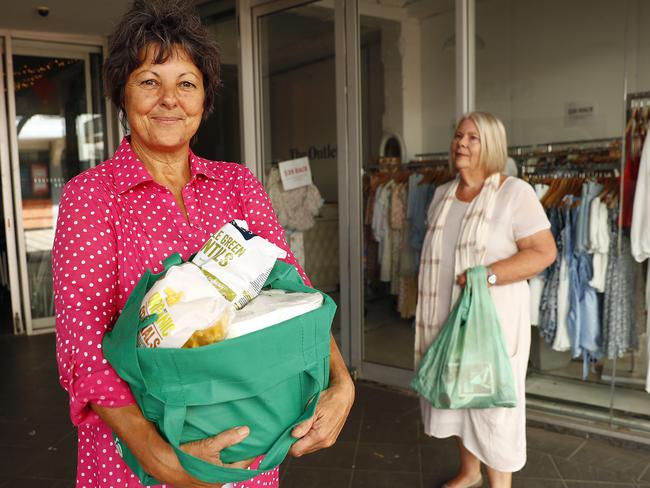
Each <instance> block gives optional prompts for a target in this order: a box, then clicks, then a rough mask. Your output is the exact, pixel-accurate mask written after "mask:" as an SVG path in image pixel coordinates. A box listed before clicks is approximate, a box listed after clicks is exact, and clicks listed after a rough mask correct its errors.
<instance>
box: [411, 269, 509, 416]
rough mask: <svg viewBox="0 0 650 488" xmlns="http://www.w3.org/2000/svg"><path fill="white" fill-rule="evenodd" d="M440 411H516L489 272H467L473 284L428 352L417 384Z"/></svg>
mask: <svg viewBox="0 0 650 488" xmlns="http://www.w3.org/2000/svg"><path fill="white" fill-rule="evenodd" d="M411 387H413V388H414V389H415V390H416V391H417V392H418V393H420V395H422V396H423V397H424V398H426V399H427V400H429V402H430V403H431V405H433V406H434V407H435V408H445V409H451V408H492V407H514V406H515V405H516V404H517V394H516V392H515V386H514V377H513V374H512V365H511V364H510V358H509V357H508V352H507V350H506V347H505V343H504V341H503V333H502V331H501V325H500V324H499V317H497V312H496V309H495V308H494V303H493V302H492V297H491V296H490V292H489V290H488V287H487V277H486V272H485V268H484V267H483V266H477V267H474V268H471V269H469V270H467V284H466V285H465V288H464V289H463V291H462V293H461V296H460V299H459V300H458V302H457V303H456V306H455V307H454V308H453V309H452V311H451V313H450V314H449V317H448V318H447V320H446V322H445V323H444V324H443V326H442V329H441V331H440V333H439V334H438V337H436V339H435V340H434V341H433V342H432V343H431V345H430V346H429V349H427V351H426V353H425V354H424V357H423V358H422V361H421V363H420V367H419V368H418V371H417V373H416V375H415V378H414V379H413V381H412V382H411Z"/></svg>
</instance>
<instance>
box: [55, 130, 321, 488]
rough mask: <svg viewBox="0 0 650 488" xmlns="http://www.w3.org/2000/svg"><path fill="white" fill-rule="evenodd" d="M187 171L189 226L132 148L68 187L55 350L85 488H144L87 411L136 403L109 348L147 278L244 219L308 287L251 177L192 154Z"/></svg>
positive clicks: (270, 483) (273, 481) (261, 482)
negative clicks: (108, 336)
mask: <svg viewBox="0 0 650 488" xmlns="http://www.w3.org/2000/svg"><path fill="white" fill-rule="evenodd" d="M189 162H190V167H191V180H190V182H189V183H188V184H187V185H186V186H185V188H183V200H184V203H185V207H186V209H187V214H188V219H189V221H188V220H186V219H185V217H184V216H183V214H182V212H181V210H180V208H179V207H178V205H177V203H176V201H175V200H174V197H173V195H172V193H171V192H170V191H169V190H168V189H166V188H165V187H163V186H162V185H159V184H158V183H156V182H154V181H153V179H152V178H151V175H150V174H149V172H148V171H147V170H146V169H145V167H144V166H143V164H142V162H141V161H140V160H139V159H138V157H137V156H136V155H135V153H134V152H133V150H132V149H131V145H130V144H129V141H128V139H124V140H123V141H122V143H121V144H120V147H119V148H118V150H117V152H116V153H115V154H114V155H113V158H112V159H109V160H107V161H105V162H104V163H102V164H100V165H99V166H97V167H95V168H92V169H90V170H88V171H85V172H83V173H81V174H80V175H78V176H76V177H75V178H73V179H72V180H71V181H70V182H68V184H67V185H66V186H65V189H64V191H63V194H62V196H61V202H60V206H59V215H58V220H57V226H56V236H55V240H54V247H53V249H52V260H53V261H52V268H53V276H54V295H55V307H56V348H57V361H58V366H59V376H60V381H61V384H62V385H63V388H65V390H66V391H67V392H68V393H69V395H70V416H71V418H72V422H73V423H74V424H75V425H76V426H77V429H78V435H79V448H78V461H77V487H79V488H95V487H101V488H111V487H113V488H127V487H128V488H133V487H140V486H141V484H140V483H139V481H138V479H137V477H135V475H134V474H133V473H132V472H131V470H130V469H129V468H128V467H127V466H126V464H124V463H123V462H122V460H121V458H120V456H119V455H118V454H117V451H116V450H115V446H114V444H113V441H112V434H111V430H110V429H109V427H108V426H107V425H106V424H104V423H103V422H102V421H101V420H100V419H99V417H98V416H97V415H96V414H95V413H94V412H93V411H92V410H91V409H90V405H89V404H90V402H94V403H95V404H97V405H101V406H104V407H120V406H125V405H129V404H133V403H135V400H134V398H133V396H132V394H131V391H130V390H129V387H128V385H127V384H126V383H125V382H124V381H122V380H121V379H120V378H119V376H118V375H117V373H116V372H115V371H114V370H113V368H112V367H111V366H110V365H109V364H108V363H107V361H106V359H104V355H103V354H102V338H103V336H104V334H105V332H106V331H107V330H109V329H110V328H111V327H112V326H113V324H114V323H115V320H116V319H117V316H118V314H119V312H120V311H121V310H122V308H123V307H124V305H125V303H126V300H127V298H128V296H129V293H130V292H131V290H132V289H133V288H134V287H135V284H136V283H137V281H138V279H139V278H140V276H141V275H142V274H143V273H144V272H145V270H146V269H147V268H149V269H151V270H152V271H153V272H154V273H158V272H160V271H161V270H162V264H161V263H162V261H163V259H165V258H166V257H167V256H168V255H169V254H171V253H173V252H179V253H180V254H181V255H182V257H183V259H188V258H189V256H190V255H191V254H193V253H195V252H196V251H198V249H199V248H200V247H201V246H202V245H203V243H204V242H205V241H206V240H207V239H208V238H209V237H210V235H212V234H213V233H214V232H216V231H217V230H218V229H219V228H220V227H221V226H223V225H224V224H225V223H227V222H229V221H231V220H233V219H241V220H245V221H246V222H247V223H248V226H249V228H250V229H251V230H252V231H253V232H255V233H256V234H258V235H260V236H262V237H265V238H266V239H268V240H269V241H271V242H273V243H274V244H276V245H278V246H279V247H281V248H282V249H284V250H286V251H288V257H287V258H286V261H287V262H288V263H290V264H292V265H294V266H296V268H297V269H298V271H299V272H300V274H301V276H302V277H303V280H305V282H306V283H309V281H308V279H307V277H306V276H305V273H304V271H303V270H302V269H301V268H300V266H299V265H298V264H297V263H296V260H295V258H294V256H293V254H292V253H291V251H290V250H289V247H288V245H287V243H286V241H285V238H284V232H283V229H282V228H281V226H280V225H279V224H278V221H277V218H276V215H275V213H274V211H273V209H272V208H271V203H270V200H269V198H268V196H267V195H266V192H265V191H264V188H263V187H262V185H261V184H260V182H259V181H258V180H257V179H256V178H255V177H254V176H253V174H252V173H251V172H250V171H249V170H248V169H247V168H246V167H245V166H242V165H239V164H235V163H223V162H213V161H207V160H205V159H202V158H199V157H197V156H195V155H194V154H193V153H192V152H191V151H190V153H189ZM255 464H258V463H255ZM254 466H255V465H254ZM278 474H279V470H278V469H277V468H276V469H275V470H272V471H269V472H268V473H265V474H263V475H261V476H258V477H257V478H254V479H253V480H250V481H248V482H244V483H237V484H235V486H236V487H239V488H249V487H260V486H267V487H277V486H279V481H278Z"/></svg>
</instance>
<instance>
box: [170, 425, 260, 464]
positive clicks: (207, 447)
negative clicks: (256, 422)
mask: <svg viewBox="0 0 650 488" xmlns="http://www.w3.org/2000/svg"><path fill="white" fill-rule="evenodd" d="M249 433H250V429H249V428H248V427H246V426H242V427H234V428H232V429H229V430H225V431H223V432H221V433H220V434H217V435H215V436H213V437H208V438H207V439H201V440H198V441H194V442H188V443H186V444H183V445H182V446H181V449H182V450H183V451H185V452H186V453H188V454H190V455H192V456H194V457H197V458H199V459H203V460H204V461H207V462H209V463H213V464H217V465H220V466H222V465H223V462H221V451H223V450H224V449H226V448H227V447H230V446H232V445H235V444H238V443H239V442H241V441H243V440H244V439H245V438H246V437H247V436H248V434H249ZM249 464H250V463H249Z"/></svg>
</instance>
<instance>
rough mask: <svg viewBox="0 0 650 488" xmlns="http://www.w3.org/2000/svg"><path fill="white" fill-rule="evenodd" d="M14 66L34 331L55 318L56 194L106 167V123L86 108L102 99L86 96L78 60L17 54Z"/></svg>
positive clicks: (83, 71)
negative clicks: (99, 166) (96, 167)
mask: <svg viewBox="0 0 650 488" xmlns="http://www.w3.org/2000/svg"><path fill="white" fill-rule="evenodd" d="M93 64H94V65H95V66H97V65H98V64H99V63H98V59H97V58H93ZM13 66H14V90H15V101H16V127H15V129H16V133H17V136H18V157H19V171H20V192H21V196H22V214H23V229H24V238H25V248H26V252H27V256H26V257H27V276H28V282H29V293H30V297H29V298H30V304H31V313H32V319H33V320H34V327H35V328H39V324H42V326H51V325H52V324H51V323H47V322H44V321H39V320H38V319H46V318H49V317H53V315H54V303H53V294H52V273H51V255H50V252H51V249H52V244H53V239H54V226H55V224H56V218H57V211H58V203H59V200H60V197H61V191H62V188H63V186H64V184H65V183H66V182H67V181H68V180H70V179H71V178H72V177H74V176H75V175H77V174H78V173H80V172H81V171H83V170H85V169H87V168H89V167H91V166H94V165H95V164H97V163H98V162H100V161H102V160H103V159H105V153H106V147H105V134H104V121H103V116H102V114H101V113H95V112H93V110H92V107H89V106H88V103H89V101H92V100H93V98H95V99H96V100H97V99H98V100H101V96H100V95H99V93H100V91H99V89H98V88H97V87H95V90H93V91H91V93H90V94H89V95H88V90H89V88H90V87H87V86H86V79H87V77H86V75H87V73H86V68H87V67H86V61H85V60H84V59H81V57H80V58H73V57H65V56H56V57H53V56H47V55H42V56H41V55H31V54H29V55H28V54H16V55H14V56H13ZM93 84H94V85H99V86H101V80H100V79H98V78H95V79H94V80H93ZM99 106H100V107H101V104H99Z"/></svg>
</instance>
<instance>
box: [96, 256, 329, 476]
mask: <svg viewBox="0 0 650 488" xmlns="http://www.w3.org/2000/svg"><path fill="white" fill-rule="evenodd" d="M181 262H182V260H181V258H180V256H179V255H178V254H174V255H172V256H170V257H169V258H168V259H167V260H165V263H164V265H165V270H167V269H168V268H169V267H170V266H173V265H176V264H180V263H181ZM163 275H164V273H160V274H157V275H154V274H151V272H149V271H147V272H146V273H145V274H144V276H143V277H142V278H141V279H140V281H139V282H138V284H137V285H136V287H135V289H134V290H133V292H132V293H131V295H130V296H129V299H128V301H127V303H126V305H125V307H124V310H123V311H122V313H121V314H120V316H119V318H118V320H117V322H116V324H115V326H114V327H113V329H112V331H110V332H108V333H107V334H106V335H105V337H104V341H103V348H104V355H105V357H106V359H107V360H108V361H109V363H110V364H111V365H112V366H113V368H115V370H116V371H117V373H118V374H119V375H120V377H122V378H123V379H124V380H125V381H127V382H128V383H129V385H130V387H131V390H132V391H133V394H134V396H135V399H136V401H137V402H138V405H139V406H140V408H141V409H142V412H143V414H144V416H145V417H146V418H147V419H149V420H150V421H152V422H154V423H155V424H156V426H157V428H158V430H159V432H160V433H161V434H162V436H163V437H164V438H165V439H167V441H168V442H169V443H170V444H171V445H172V447H173V448H174V450H175V452H176V455H177V456H178V459H179V461H180V462H181V464H182V466H183V467H184V468H185V470H186V471H188V472H189V473H190V474H191V475H192V476H194V477H196V478H198V479H200V480H203V481H206V482H211V483H214V482H219V483H229V482H236V481H243V480H247V479H250V478H252V477H254V476H257V475H258V474H261V473H262V472H264V471H268V470H270V469H273V468H274V467H276V466H277V465H279V464H280V463H281V462H282V461H283V460H284V458H285V456H286V454H287V452H288V450H289V448H290V447H291V445H292V444H293V443H294V442H295V441H296V439H294V438H293V437H292V436H291V430H292V429H293V428H294V427H295V426H296V425H298V424H299V423H300V422H302V421H303V420H306V419H308V418H310V417H311V416H312V415H313V413H314V410H315V408H316V403H317V401H318V398H319V395H320V392H321V390H323V389H324V388H326V387H327V385H328V377H329V350H330V334H329V332H330V325H331V323H332V319H333V317H334V313H335V311H336V305H335V304H334V302H333V301H332V299H331V298H330V297H328V296H327V295H324V294H323V298H324V301H323V305H322V306H321V307H320V308H318V309H316V310H313V311H311V312H308V313H306V314H304V315H301V316H299V317H296V318H294V319H291V320H288V321H285V322H282V323H280V324H277V325H274V326H272V327H268V328H266V329H262V330H260V331H257V332H253V333H251V334H247V335H243V336H240V337H237V338H235V339H228V340H225V341H221V342H218V343H216V344H211V345H207V346H202V347H197V348H193V349H162V348H158V349H148V348H138V347H136V340H137V335H138V331H139V330H140V329H142V328H143V327H145V326H146V325H148V324H149V323H150V322H151V318H149V319H145V320H144V321H142V322H140V321H139V318H138V315H139V311H140V304H141V303H142V299H143V298H144V295H145V294H146V292H147V291H148V290H149V288H151V286H152V285H153V284H154V283H155V282H156V281H157V280H158V279H159V278H161V277H162V276H163ZM265 286H269V287H272V288H276V289H283V290H288V291H298V292H310V293H319V292H317V291H316V290H314V289H312V288H309V287H307V286H305V285H304V284H303V282H302V280H301V278H300V276H299V274H298V272H297V271H296V270H295V268H294V267H293V266H291V265H289V264H286V263H284V262H282V261H277V263H276V265H275V267H274V268H273V271H272V272H271V274H270V276H269V278H268V279H267V281H266V285H265ZM240 425H247V426H249V427H250V435H249V436H248V437H247V438H246V439H244V440H243V441H242V442H241V443H239V444H236V445H235V446H232V447H229V448H228V449H225V450H224V451H222V453H221V459H222V460H223V461H224V462H225V463H232V462H235V461H239V460H243V459H248V458H252V457H256V456H259V455H262V454H264V455H265V457H264V460H263V461H262V463H261V464H260V466H259V468H258V469H257V470H247V469H235V468H226V467H221V466H216V465H214V464H211V463H208V462H205V461H202V460H201V459H198V458H196V457H193V456H191V455H189V454H187V453H185V452H184V451H182V450H181V449H180V448H179V446H180V445H181V444H183V443H186V442H190V441H195V440H199V439H203V438H206V437H210V436H213V435H216V434H218V433H220V432H223V431H225V430H227V429H230V428H232V427H237V426H240ZM115 441H116V446H117V449H118V452H120V454H121V456H122V457H123V459H124V461H125V462H126V464H127V465H128V466H129V467H130V468H131V470H132V471H133V472H134V473H135V474H136V475H137V476H138V478H139V479H140V481H141V482H142V483H143V484H145V485H155V484H159V482H158V481H157V480H156V479H154V478H153V477H151V476H150V475H148V474H147V473H145V471H144V470H143V469H142V467H141V466H140V464H139V463H138V461H137V460H136V459H135V457H134V456H133V455H132V454H131V452H130V451H129V449H128V447H127V446H126V444H124V443H123V442H121V441H120V440H119V439H118V438H117V437H115Z"/></svg>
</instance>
